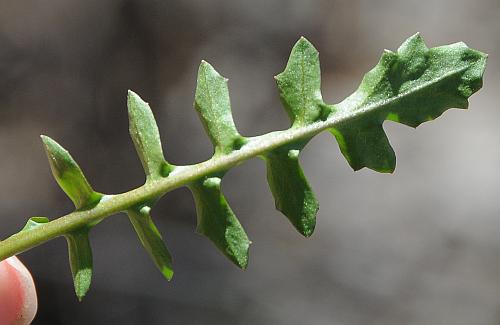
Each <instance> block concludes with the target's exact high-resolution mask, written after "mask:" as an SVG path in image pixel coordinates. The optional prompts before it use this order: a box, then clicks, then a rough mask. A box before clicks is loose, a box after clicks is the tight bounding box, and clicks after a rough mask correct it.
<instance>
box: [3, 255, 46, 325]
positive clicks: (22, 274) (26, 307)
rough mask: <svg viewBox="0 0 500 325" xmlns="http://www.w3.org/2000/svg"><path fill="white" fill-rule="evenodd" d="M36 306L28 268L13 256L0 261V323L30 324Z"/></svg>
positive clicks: (34, 290)
mask: <svg viewBox="0 0 500 325" xmlns="http://www.w3.org/2000/svg"><path fill="white" fill-rule="evenodd" d="M37 306H38V303H37V297H36V289H35V283H34V282H33V278H32V277H31V274H30V272H29V271H28V269H27V268H26V267H25V266H24V265H23V264H22V263H21V262H20V261H19V259H17V257H15V256H14V257H10V258H8V259H6V260H4V261H2V262H0V325H26V324H30V323H31V322H32V321H33V319H34V318H35V314H36V310H37Z"/></svg>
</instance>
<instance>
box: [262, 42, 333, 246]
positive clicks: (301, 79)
mask: <svg viewBox="0 0 500 325" xmlns="http://www.w3.org/2000/svg"><path fill="white" fill-rule="evenodd" d="M275 79H276V83H277V85H278V89H279V92H280V98H281V102H282V103H283V106H284V107H285V110H286V112H287V113H288V115H289V117H290V119H291V121H292V128H299V127H301V126H304V125H308V124H311V123H314V122H316V121H319V120H321V119H322V118H324V117H325V116H326V115H327V114H328V112H329V111H330V110H331V108H330V106H329V105H327V104H325V103H324V102H323V98H322V96H321V71H320V64H319V53H318V51H317V50H316V49H315V48H314V46H313V45H312V44H311V43H310V42H309V41H308V40H307V39H305V38H304V37H301V38H300V39H299V41H298V42H297V43H296V44H295V45H294V47H293V49H292V52H291V53H290V58H289V59H288V63H287V65H286V68H285V70H284V71H283V72H282V73H280V74H278V75H277V76H276V77H275ZM305 143H307V141H301V143H300V144H295V145H288V146H285V147H281V148H278V149H275V150H273V151H271V152H268V153H267V154H265V155H263V157H264V159H265V161H266V166H267V180H268V183H269V187H270V188H271V192H272V193H273V197H274V201H275V205H276V208H277V209H278V210H279V211H281V212H282V213H283V214H284V215H285V216H286V217H287V218H288V219H289V220H290V222H291V223H292V224H293V225H294V226H295V228H296V229H297V230H298V231H299V232H300V233H301V234H303V235H304V236H306V237H309V236H311V235H312V233H313V231H314V228H315V225H316V213H317V212H318V209H319V205H318V201H317V200H316V197H315V195H314V192H313V191H312V189H311V186H310V185H309V183H308V181H307V179H306V177H305V175H304V172H303V171H302V168H301V167H300V164H299V154H300V150H302V148H303V147H304V145H305Z"/></svg>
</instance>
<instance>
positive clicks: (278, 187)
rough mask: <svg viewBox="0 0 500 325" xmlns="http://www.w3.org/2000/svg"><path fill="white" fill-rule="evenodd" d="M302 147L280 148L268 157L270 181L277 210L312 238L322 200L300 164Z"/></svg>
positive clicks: (266, 157)
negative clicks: (317, 197)
mask: <svg viewBox="0 0 500 325" xmlns="http://www.w3.org/2000/svg"><path fill="white" fill-rule="evenodd" d="M299 148H300V149H301V148H302V146H294V147H292V148H290V147H288V148H280V149H276V150H273V151H271V152H270V153H268V154H266V155H265V156H264V159H265V161H266V166H267V181H268V183H269V187H270V188H271V192H272V193H273V197H274V201H275V204H276V209H278V210H279V211H281V212H282V213H283V214H284V215H285V216H286V217H287V218H288V219H289V220H290V222H291V223H292V224H293V225H294V227H295V228H296V229H297V230H298V231H299V232H300V233H301V234H302V235H304V236H306V237H309V236H311V235H312V233H313V232H314V228H315V226H316V213H317V212H318V209H319V204H318V201H317V200H316V196H315V195H314V192H313V190H312V189H311V187H310V186H309V183H308V182H307V179H306V177H305V175H304V172H303V171H302V168H301V167H300V164H299V153H300V149H299Z"/></svg>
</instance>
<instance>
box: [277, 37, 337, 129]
mask: <svg viewBox="0 0 500 325" xmlns="http://www.w3.org/2000/svg"><path fill="white" fill-rule="evenodd" d="M275 79H276V83H277V84H278V89H279V92H280V98H281V102H282V103H283V105H284V106H285V109H286V112H287V113H288V115H289V117H290V119H291V120H292V125H293V127H299V126H303V125H307V124H310V123H313V122H316V121H318V120H319V119H321V117H322V116H323V115H324V114H325V111H328V110H329V106H328V105H326V104H325V103H324V102H323V98H322V96H321V71H320V65H319V53H318V51H317V50H316V49H315V48H314V46H313V45H312V44H311V43H310V42H309V41H308V40H307V39H305V38H304V37H301V38H300V39H299V41H298V42H297V43H296V44H295V46H294V47H293V49H292V52H291V54H290V58H289V59H288V63H287V65H286V68H285V70H284V71H283V72H282V73H280V74H278V75H277V76H276V77H275Z"/></svg>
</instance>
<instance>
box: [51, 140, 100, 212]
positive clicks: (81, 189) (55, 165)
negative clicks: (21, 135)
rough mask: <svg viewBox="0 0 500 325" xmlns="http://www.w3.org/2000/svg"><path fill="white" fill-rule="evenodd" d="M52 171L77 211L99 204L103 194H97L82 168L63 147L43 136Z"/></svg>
mask: <svg viewBox="0 0 500 325" xmlns="http://www.w3.org/2000/svg"><path fill="white" fill-rule="evenodd" d="M41 138H42V141H43V144H44V147H45V152H46V154H47V157H48V159H49V163H50V169H51V170H52V174H53V175H54V178H55V179H56V181H57V183H58V184H59V186H61V188H62V189H63V191H64V192H65V193H66V194H67V195H68V196H69V198H70V199H71V200H72V201H73V203H74V204H75V207H76V208H77V209H82V208H86V207H89V206H92V205H94V204H96V203H97V202H99V200H100V199H101V197H102V194H100V193H97V192H95V191H94V190H93V189H92V187H91V186H90V184H89V183H88V181H87V179H86V178H85V176H84V175H83V172H82V170H81V169H80V166H78V164H77V163H76V162H75V160H74V159H73V157H71V155H70V154H69V152H68V151H66V150H65V149H64V148H63V147H62V146H61V145H59V144H58V143H57V142H55V141H54V140H52V139H51V138H49V137H47V136H44V135H42V136H41Z"/></svg>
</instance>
